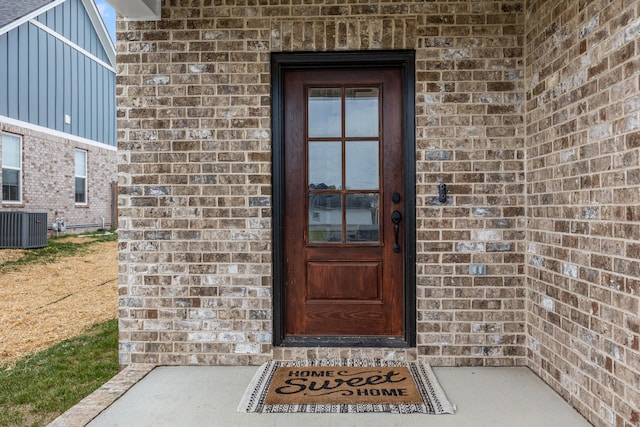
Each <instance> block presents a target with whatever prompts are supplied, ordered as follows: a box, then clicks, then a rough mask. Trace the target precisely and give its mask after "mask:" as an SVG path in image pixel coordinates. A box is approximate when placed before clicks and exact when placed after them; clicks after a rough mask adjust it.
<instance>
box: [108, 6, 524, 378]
mask: <svg viewBox="0 0 640 427" xmlns="http://www.w3.org/2000/svg"><path fill="white" fill-rule="evenodd" d="M257 3H258V2H247V1H242V0H236V1H233V0H230V1H224V2H223V1H213V2H211V1H204V0H203V1H198V0H194V1H189V2H183V1H166V2H165V4H164V7H163V10H162V16H163V19H162V20H161V21H158V22H142V23H136V22H127V21H124V20H120V21H119V22H118V43H117V50H118V63H119V65H118V77H117V95H118V117H119V121H118V127H119V135H118V136H119V141H120V144H119V150H120V152H119V158H120V161H119V183H120V190H121V193H120V197H119V207H120V212H121V218H120V233H121V234H120V242H121V243H120V248H121V253H120V277H119V280H120V309H119V310H120V312H119V316H120V339H121V347H120V362H121V364H123V365H126V364H131V363H155V364H258V363H261V362H263V361H265V360H268V359H272V358H276V359H296V358H307V357H326V356H333V357H336V356H344V357H359V356H366V357H389V358H397V359H416V358H422V359H426V360H428V361H430V362H431V363H432V364H435V365H524V364H526V353H525V300H524V297H525V294H524V267H525V262H524V239H525V221H524V208H523V207H524V202H525V198H524V142H525V141H524V132H525V127H524V64H523V45H524V39H523V36H524V21H523V20H524V13H523V2H522V1H489V0H487V1H456V2H452V1H430V2H424V1H415V2H410V1H407V2H397V1H382V0H380V1H369V2H358V3H357V4H355V3H354V2H347V1H339V2H336V1H329V0H328V1H326V2H325V3H323V2H321V1H316V2H313V4H309V3H307V4H301V3H302V2H293V1H292V2H288V1H269V2H267V1H265V2H259V3H260V4H259V5H258V4H257ZM292 3H295V4H292ZM379 49H415V50H416V56H417V63H416V66H417V88H416V93H417V98H416V110H417V135H416V136H417V142H416V145H417V147H416V148H417V159H418V164H417V177H416V178H417V188H416V191H417V201H418V202H417V241H418V243H417V274H418V277H417V283H418V286H417V298H418V301H417V307H418V312H417V331H418V335H417V347H416V348H412V349H333V348H331V349H326V348H309V349H307V348H288V349H282V348H276V349H274V348H272V345H271V342H272V294H271V285H272V276H271V269H272V267H271V265H272V257H271V240H272V229H271V226H272V222H271V217H272V210H271V207H270V204H271V197H270V196H271V163H270V162H271V140H270V138H271V134H270V127H271V118H270V114H271V109H270V102H271V100H270V90H271V87H270V52H282V51H334V50H379ZM441 181H442V182H445V183H447V185H448V188H449V191H450V198H449V202H448V203H447V204H446V205H440V204H438V203H437V202H436V195H437V183H438V182H441ZM471 264H477V265H480V266H482V265H484V266H486V274H471V272H472V271H471V269H470V265H471ZM479 270H481V269H479Z"/></svg>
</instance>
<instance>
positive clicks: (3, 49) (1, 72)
mask: <svg viewBox="0 0 640 427" xmlns="http://www.w3.org/2000/svg"><path fill="white" fill-rule="evenodd" d="M8 37H9V36H8V35H7V34H3V35H1V36H0V93H7V83H8V82H9V79H8V74H7V72H8V67H7V64H8V61H2V58H7V59H8V50H7V44H8ZM0 115H2V116H8V115H9V96H8V93H7V96H4V97H2V96H0Z"/></svg>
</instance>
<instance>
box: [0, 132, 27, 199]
mask: <svg viewBox="0 0 640 427" xmlns="http://www.w3.org/2000/svg"><path fill="white" fill-rule="evenodd" d="M0 137H1V138H2V139H1V141H2V201H3V202H5V203H12V202H13V203H15V202H18V203H19V202H21V201H22V138H21V137H19V136H17V135H11V134H8V133H2V134H1V135H0Z"/></svg>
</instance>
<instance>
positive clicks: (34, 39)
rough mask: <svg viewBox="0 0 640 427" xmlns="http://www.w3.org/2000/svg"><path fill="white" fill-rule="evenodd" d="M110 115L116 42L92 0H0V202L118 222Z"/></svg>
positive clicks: (76, 218) (71, 219) (79, 222)
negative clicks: (0, 200) (0, 199)
mask: <svg viewBox="0 0 640 427" xmlns="http://www.w3.org/2000/svg"><path fill="white" fill-rule="evenodd" d="M115 115H116V109H115V48H114V45H113V41H112V40H111V38H110V37H109V35H108V33H107V30H106V28H105V26H104V23H103V22H102V18H101V17H100V15H99V13H98V10H97V8H96V5H95V3H94V2H93V0H39V1H38V0H30V1H22V0H3V1H2V2H0V132H1V133H0V146H1V147H2V150H1V155H0V156H1V157H0V159H1V161H2V180H1V184H2V202H1V203H2V204H1V206H0V211H29V212H46V213H47V217H48V223H49V226H50V227H51V225H52V224H54V223H55V222H56V219H57V218H64V220H65V225H66V227H67V230H68V231H72V230H74V229H75V230H78V231H79V230H84V229H91V228H93V229H95V228H102V227H106V228H109V227H111V226H115V224H116V219H115V212H116V211H117V210H116V202H115V193H116V181H117V165H116V155H117V154H116V125H115V120H116V118H115ZM0 233H2V230H0Z"/></svg>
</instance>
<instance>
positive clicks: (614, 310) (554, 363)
mask: <svg viewBox="0 0 640 427" xmlns="http://www.w3.org/2000/svg"><path fill="white" fill-rule="evenodd" d="M639 5H640V4H639V3H638V2H637V1H613V2H611V1H600V0H595V1H579V2H572V1H561V2H555V1H530V2H528V7H527V10H526V13H527V18H526V20H527V23H528V25H527V39H526V40H527V41H526V43H527V44H526V51H527V58H526V63H527V71H526V73H525V74H526V76H527V81H526V84H527V88H526V90H527V111H526V123H527V155H526V159H527V219H528V229H527V250H526V260H527V313H528V320H529V321H528V325H527V335H528V337H529V338H528V341H527V355H528V358H529V360H530V366H531V367H532V368H533V369H534V370H535V371H536V372H537V373H538V374H539V375H540V376H541V377H542V378H543V379H544V380H545V381H546V382H548V383H549V384H551V385H552V386H553V388H555V389H556V390H557V391H558V392H559V393H560V394H561V395H562V396H563V397H565V398H566V399H567V400H569V401H570V402H571V403H572V404H573V405H574V406H575V407H576V408H577V409H578V410H579V411H580V412H581V413H582V414H584V415H585V416H586V417H587V418H588V419H589V420H590V421H591V422H592V423H593V424H594V425H615V426H632V425H636V426H637V425H639V422H640V412H639V411H640V398H639V396H640V384H639V383H638V378H639V375H640V352H639V344H638V343H639V339H640V312H639V303H640V301H639V297H638V295H640V281H639V277H640V261H639V259H640V257H639V255H640V252H639V251H638V248H639V244H638V242H639V241H640V181H638V164H639V162H638V160H639V157H638V156H639V154H640V151H639V150H638V147H639V146H640V145H639V144H638V141H640V115H639V112H640V100H639V94H640V91H639V81H640V62H639V58H640V56H639V54H640V37H639V36H640V14H639V12H640V11H639V7H640V6H639Z"/></svg>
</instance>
